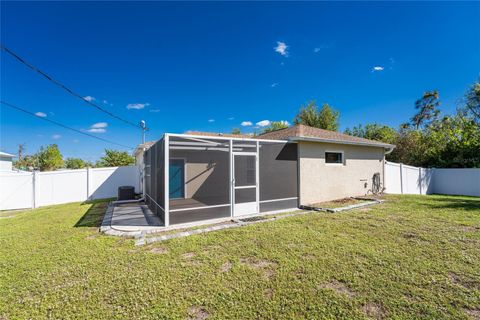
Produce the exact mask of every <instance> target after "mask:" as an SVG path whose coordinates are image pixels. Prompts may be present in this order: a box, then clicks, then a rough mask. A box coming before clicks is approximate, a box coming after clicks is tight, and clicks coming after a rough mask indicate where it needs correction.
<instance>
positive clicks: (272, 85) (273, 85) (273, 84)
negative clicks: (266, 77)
mask: <svg viewBox="0 0 480 320" xmlns="http://www.w3.org/2000/svg"><path fill="white" fill-rule="evenodd" d="M270 87H272V88H275V87H278V82H274V83H272V84H271V85H270Z"/></svg>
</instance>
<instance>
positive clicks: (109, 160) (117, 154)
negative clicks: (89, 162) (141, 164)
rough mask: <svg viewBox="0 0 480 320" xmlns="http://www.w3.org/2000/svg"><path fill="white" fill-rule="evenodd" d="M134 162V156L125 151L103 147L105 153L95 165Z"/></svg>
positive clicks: (126, 164) (123, 164) (118, 164)
mask: <svg viewBox="0 0 480 320" xmlns="http://www.w3.org/2000/svg"><path fill="white" fill-rule="evenodd" d="M134 163H135V158H134V157H132V156H131V155H130V154H128V152H126V151H117V150H110V149H105V155H104V156H103V157H102V158H100V160H98V161H97V163H96V166H97V167H119V166H129V165H132V164H134Z"/></svg>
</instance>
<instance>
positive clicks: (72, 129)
mask: <svg viewBox="0 0 480 320" xmlns="http://www.w3.org/2000/svg"><path fill="white" fill-rule="evenodd" d="M0 103H1V104H2V105H4V106H6V107H9V108H12V109H15V110H17V111H21V112H24V113H26V114H29V115H31V116H34V117H35V118H38V119H41V120H44V121H47V122H50V123H53V124H55V125H57V126H60V127H62V128H65V129H68V130H71V131H75V132H77V133H80V134H83V135H85V136H88V137H90V138H94V139H97V140H101V141H104V142H108V143H111V144H115V145H117V146H120V147H124V148H128V149H134V148H133V147H130V146H126V145H124V144H121V143H117V142H114V141H111V140H107V139H104V138H101V137H97V136H94V135H93V134H89V133H87V132H83V131H80V130H77V129H74V128H71V127H69V126H66V125H64V124H61V123H59V122H56V121H53V120H50V119H47V118H45V117H40V116H37V115H36V114H35V113H33V112H30V111H28V110H25V109H23V108H20V107H18V106H15V105H13V104H11V103H8V102H5V101H3V100H0Z"/></svg>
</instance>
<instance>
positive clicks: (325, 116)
mask: <svg viewBox="0 0 480 320" xmlns="http://www.w3.org/2000/svg"><path fill="white" fill-rule="evenodd" d="M339 116H340V113H339V112H338V111H335V110H333V109H332V108H331V107H330V106H329V105H328V104H327V103H325V104H323V106H322V109H321V110H320V111H319V110H318V107H317V104H316V102H315V101H310V102H309V103H307V105H306V106H301V107H300V111H299V112H298V114H297V116H296V117H295V119H294V120H293V122H294V123H295V124H304V125H307V126H310V127H315V128H320V129H325V130H331V131H337V130H338V127H339V123H338V121H339Z"/></svg>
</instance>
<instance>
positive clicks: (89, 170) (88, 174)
mask: <svg viewBox="0 0 480 320" xmlns="http://www.w3.org/2000/svg"><path fill="white" fill-rule="evenodd" d="M91 170H92V168H90V167H87V199H86V200H90V192H91V186H90V181H91V176H90V175H91V174H92V173H91Z"/></svg>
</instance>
